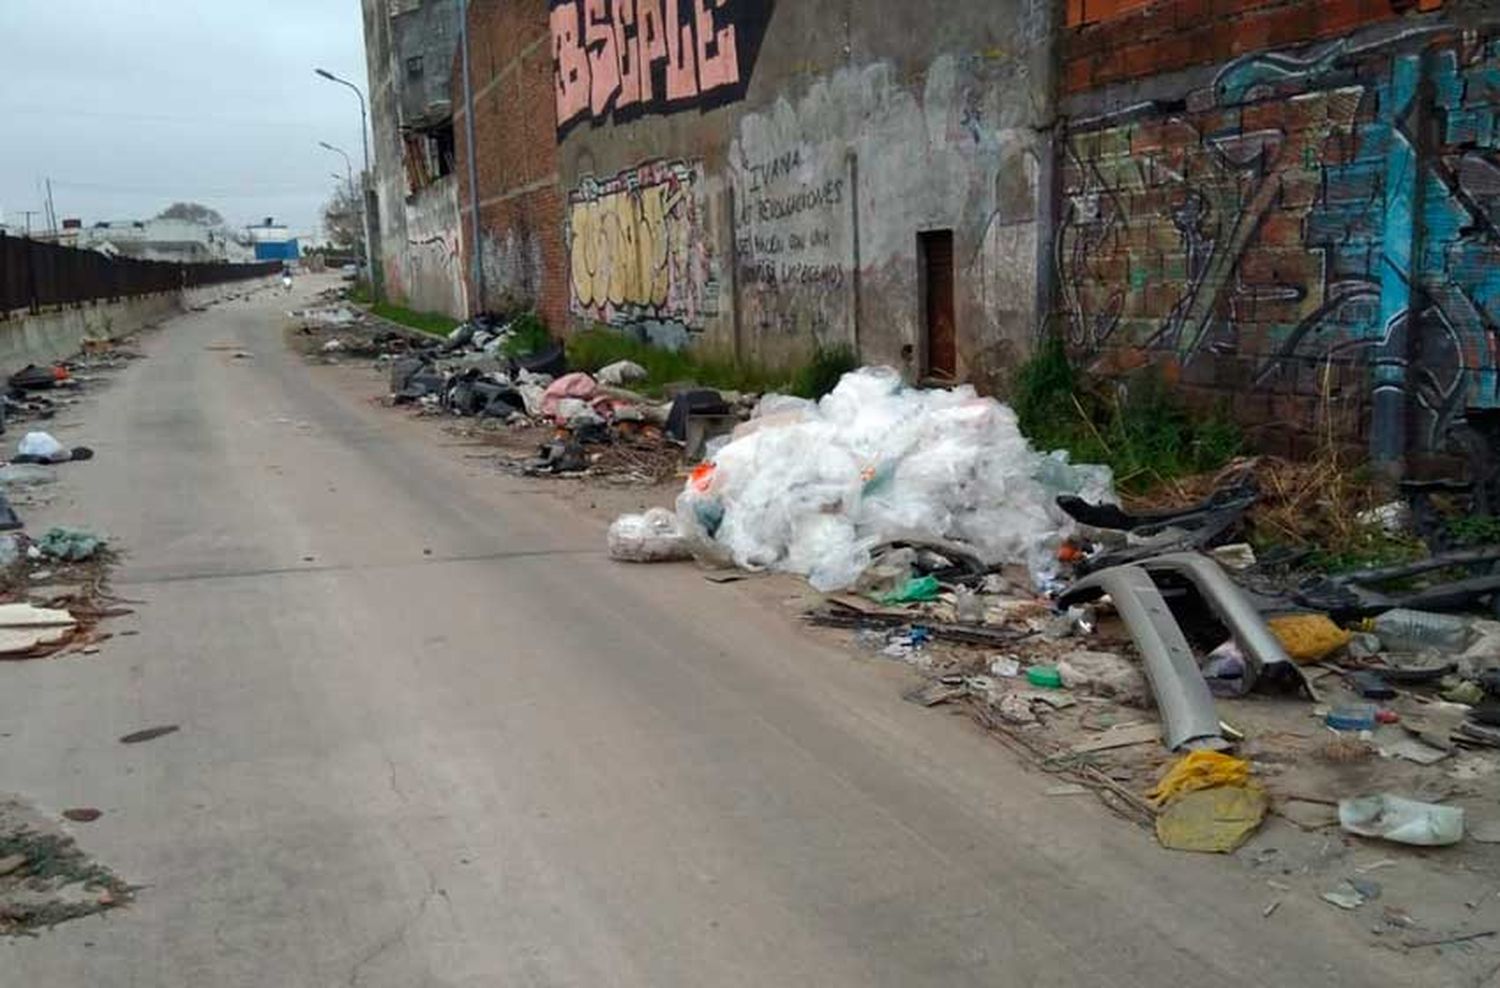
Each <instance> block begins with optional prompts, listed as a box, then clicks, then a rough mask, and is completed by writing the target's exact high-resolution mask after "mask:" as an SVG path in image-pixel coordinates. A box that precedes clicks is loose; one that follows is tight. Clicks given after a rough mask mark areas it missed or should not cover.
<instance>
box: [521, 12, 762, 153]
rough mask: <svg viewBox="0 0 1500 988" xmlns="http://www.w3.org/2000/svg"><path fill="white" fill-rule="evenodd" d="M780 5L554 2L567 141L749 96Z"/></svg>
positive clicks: (560, 115)
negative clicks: (585, 125) (592, 126)
mask: <svg viewBox="0 0 1500 988" xmlns="http://www.w3.org/2000/svg"><path fill="white" fill-rule="evenodd" d="M772 6H773V0H551V14H550V20H551V29H552V66H553V88H554V90H555V96H556V99H557V126H558V135H559V137H561V136H562V135H563V134H565V133H566V132H567V131H568V130H569V129H570V128H571V127H572V126H574V125H576V124H578V123H580V122H581V121H583V120H585V119H588V120H592V121H593V122H595V123H603V122H604V121H605V120H607V119H611V118H613V119H614V120H616V121H624V120H629V119H633V118H635V117H638V116H640V115H642V114H646V113H675V112H677V111H679V110H687V109H695V108H701V109H708V108H712V107H715V106H722V105H724V104H725V103H731V102H734V101H736V100H739V99H742V98H743V97H744V95H745V88H746V86H747V85H748V84H749V81H750V72H751V69H752V68H754V66H755V60H756V57H757V55H758V54H759V52H760V46H761V42H762V41H763V40H764V38H765V32H766V27H767V25H768V24H769V23H770V19H771V8H772Z"/></svg>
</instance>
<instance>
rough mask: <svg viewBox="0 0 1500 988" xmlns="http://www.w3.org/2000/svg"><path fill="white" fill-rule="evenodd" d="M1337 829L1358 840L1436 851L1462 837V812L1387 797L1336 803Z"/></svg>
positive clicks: (1454, 807) (1461, 810) (1445, 807)
mask: <svg viewBox="0 0 1500 988" xmlns="http://www.w3.org/2000/svg"><path fill="white" fill-rule="evenodd" d="M1339 826H1341V827H1343V828H1344V829H1345V830H1347V831H1348V832H1349V833H1351V834H1358V835H1359V836H1361V837H1378V838H1380V839H1381V840H1388V841H1393V842H1395V843H1397V844H1414V845H1417V846H1420V847H1437V846H1441V845H1445V844H1456V843H1458V842H1459V841H1460V840H1462V839H1463V836H1464V811H1463V809H1462V808H1461V807H1458V806H1439V805H1437V804H1435V803H1423V802H1419V801H1417V800H1414V799H1403V798H1402V797H1400V796H1392V795H1390V794H1389V793H1381V794H1379V795H1375V796H1358V797H1355V798H1353V799H1341V800H1339Z"/></svg>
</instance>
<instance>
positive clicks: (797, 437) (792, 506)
mask: <svg viewBox="0 0 1500 988" xmlns="http://www.w3.org/2000/svg"><path fill="white" fill-rule="evenodd" d="M674 411H675V409H674ZM683 417H684V418H685V414H684V416H683ZM752 421H754V420H752ZM670 428H671V426H670V424H669V430H670ZM1049 459H1050V458H1049V457H1047V456H1044V455H1043V454H1041V453H1038V452H1036V451H1035V450H1033V449H1032V448H1031V447H1030V445H1029V444H1028V443H1027V442H1026V440H1025V439H1024V438H1023V437H1022V436H1021V434H1020V431H1019V429H1018V428H1017V426H1016V417H1015V413H1014V412H1012V411H1011V410H1010V409H1009V408H1007V407H1006V406H1004V405H1001V404H999V403H998V402H996V401H994V400H992V399H988V398H980V397H978V396H977V395H976V394H975V392H974V390H973V389H972V388H969V387H960V388H954V389H952V390H943V389H915V388H908V387H906V386H905V385H904V384H903V383H902V381H901V378H900V375H899V374H897V373H896V372H895V371H894V370H891V369H889V368H864V369H861V370H858V371H854V372H852V373H848V374H845V375H844V377H843V378H842V380H840V382H839V384H838V386H837V387H835V388H834V390H833V391H832V392H831V393H830V394H828V395H827V396H825V397H824V398H823V399H822V400H821V401H819V402H818V403H817V405H816V406H809V407H807V408H805V409H803V410H802V411H800V412H797V413H795V414H794V416H789V417H786V418H784V419H778V421H776V422H775V423H774V424H773V423H772V422H771V421H770V419H769V417H768V418H767V421H765V422H764V423H763V424H761V426H760V427H758V428H756V429H755V430H754V431H750V432H748V433H745V434H742V435H740V436H739V437H738V438H735V439H733V440H732V441H731V442H729V443H728V444H727V445H725V446H724V447H723V448H722V449H720V450H719V451H718V452H717V453H716V454H715V456H714V458H713V461H712V470H711V471H710V472H709V473H708V474H707V476H706V478H705V480H704V481H698V480H690V481H689V482H688V484H687V485H685V487H684V490H683V492H682V494H681V495H680V496H679V497H678V503H677V511H678V517H679V519H680V520H681V522H682V525H683V530H684V531H686V532H689V533H691V534H692V536H693V538H694V540H695V541H696V542H697V543H698V545H699V546H700V547H701V548H702V551H705V552H710V553H711V552H712V551H713V547H717V548H718V549H720V550H723V551H726V552H727V553H728V555H729V556H730V558H732V559H733V561H734V562H735V563H736V564H737V565H739V566H741V567H742V568H746V569H767V568H769V569H778V570H783V571H786V572H792V573H798V574H801V575H804V576H807V577H808V579H809V582H811V583H812V585H813V586H814V587H815V588H817V589H819V590H824V591H829V590H838V589H843V588H846V587H850V586H852V585H854V584H855V583H856V581H857V580H858V579H859V576H860V574H861V573H863V572H864V571H865V569H866V568H868V567H869V565H870V563H871V562H872V559H871V550H872V549H874V548H875V547H876V546H878V545H880V544H882V543H885V542H889V541H891V540H892V539H893V538H896V537H911V538H920V539H928V540H932V539H941V540H948V541H954V542H958V543H960V544H962V545H964V546H965V547H966V548H968V549H969V550H970V551H972V552H973V553H974V554H976V555H977V556H978V557H979V558H980V559H981V561H983V562H984V563H985V564H986V565H995V564H999V563H1004V562H1018V563H1025V562H1030V563H1032V564H1033V565H1034V567H1035V569H1037V570H1038V571H1040V570H1042V569H1044V568H1046V567H1050V566H1055V561H1054V560H1053V558H1052V557H1053V555H1054V553H1055V545H1056V543H1057V542H1059V541H1060V540H1061V537H1062V534H1063V530H1064V528H1065V527H1067V522H1066V519H1064V518H1062V517H1060V516H1059V515H1058V513H1057V512H1056V511H1055V508H1054V506H1053V504H1052V503H1051V502H1052V499H1053V498H1054V497H1055V496H1056V495H1057V494H1058V493H1060V492H1059V491H1058V490H1057V489H1056V488H1049V487H1048V486H1047V485H1046V484H1044V483H1043V482H1041V481H1040V480H1038V479H1037V477H1038V475H1039V474H1041V473H1042V472H1043V469H1044V466H1047V464H1048V461H1049ZM1047 469H1048V471H1049V475H1051V476H1054V477H1055V476H1061V477H1063V478H1064V481H1065V482H1066V483H1069V484H1072V485H1074V486H1075V488H1076V489H1077V490H1080V491H1086V492H1089V493H1093V494H1094V495H1095V496H1098V495H1099V494H1101V493H1107V492H1108V489H1109V486H1110V481H1109V472H1108V470H1107V469H1105V468H1103V467H1072V466H1070V465H1068V464H1066V463H1063V462H1060V461H1058V460H1055V459H1051V460H1050V466H1047Z"/></svg>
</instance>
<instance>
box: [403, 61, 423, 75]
mask: <svg viewBox="0 0 1500 988" xmlns="http://www.w3.org/2000/svg"><path fill="white" fill-rule="evenodd" d="M406 78H407V79H420V78H422V56H421V55H413V56H412V57H411V58H408V59H407V60H406Z"/></svg>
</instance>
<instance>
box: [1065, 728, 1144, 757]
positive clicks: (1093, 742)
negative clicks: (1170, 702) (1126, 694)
mask: <svg viewBox="0 0 1500 988" xmlns="http://www.w3.org/2000/svg"><path fill="white" fill-rule="evenodd" d="M1160 743H1161V727H1160V725H1158V724H1118V725H1116V726H1114V727H1111V728H1109V729H1107V730H1105V731H1104V732H1102V733H1101V734H1100V735H1099V736H1098V737H1095V738H1090V739H1089V740H1087V741H1080V742H1079V743H1078V744H1075V745H1073V747H1072V749H1071V751H1072V752H1073V754H1075V755H1087V754H1090V753H1092V752H1095V751H1108V750H1110V749H1111V748H1126V747H1129V746H1130V745H1134V744H1160Z"/></svg>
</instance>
